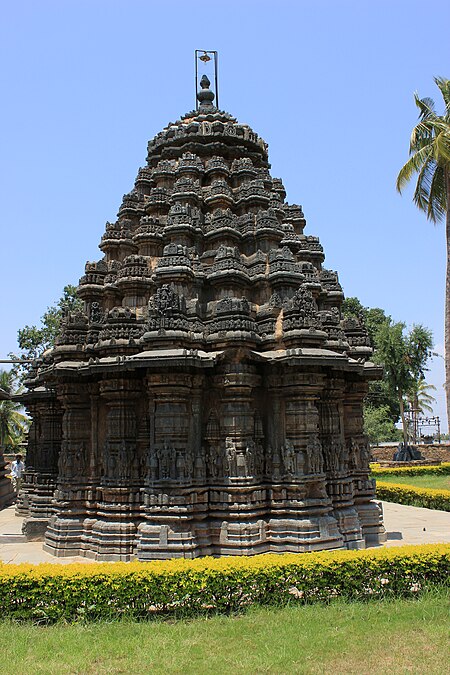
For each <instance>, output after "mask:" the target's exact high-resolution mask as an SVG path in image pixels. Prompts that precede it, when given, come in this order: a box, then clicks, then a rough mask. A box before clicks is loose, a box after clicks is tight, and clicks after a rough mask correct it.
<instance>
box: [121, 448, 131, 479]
mask: <svg viewBox="0 0 450 675" xmlns="http://www.w3.org/2000/svg"><path fill="white" fill-rule="evenodd" d="M118 459H119V474H120V476H121V478H123V479H125V480H126V479H127V478H130V464H129V457H128V450H127V446H126V443H125V441H122V443H121V444H120V447H119V457H118Z"/></svg>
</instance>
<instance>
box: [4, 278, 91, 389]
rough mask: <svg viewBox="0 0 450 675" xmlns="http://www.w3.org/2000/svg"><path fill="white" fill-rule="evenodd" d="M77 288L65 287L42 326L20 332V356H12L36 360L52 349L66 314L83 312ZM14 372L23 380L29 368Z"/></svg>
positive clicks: (11, 355) (17, 369)
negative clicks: (77, 311)
mask: <svg viewBox="0 0 450 675" xmlns="http://www.w3.org/2000/svg"><path fill="white" fill-rule="evenodd" d="M76 291H77V289H76V286H71V285H68V286H65V287H64V291H63V295H62V296H61V298H60V299H59V300H58V302H56V303H55V304H54V305H52V306H51V307H48V308H47V311H46V312H45V313H44V314H43V316H42V317H41V324H40V326H25V327H24V328H22V329H20V330H19V331H18V338H17V342H18V345H19V349H20V354H19V355H16V354H10V355H9V356H10V357H11V358H15V359H35V358H37V357H38V356H40V355H41V354H42V353H43V352H44V351H45V350H46V349H49V348H50V347H52V346H53V345H54V343H55V339H56V337H57V336H58V333H59V329H60V326H61V320H62V319H63V317H64V316H66V314H68V313H70V312H74V311H76V310H81V309H82V307H83V303H82V301H81V300H80V298H79V297H78V296H77V292H76ZM14 371H15V373H16V375H17V376H19V377H20V378H23V376H24V375H25V374H26V373H27V371H28V368H27V366H16V367H15V368H14Z"/></svg>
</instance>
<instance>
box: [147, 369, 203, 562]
mask: <svg viewBox="0 0 450 675" xmlns="http://www.w3.org/2000/svg"><path fill="white" fill-rule="evenodd" d="M202 382H203V378H202V377H201V376H194V375H190V374H186V373H182V372H173V373H167V374H149V375H148V376H147V391H148V401H149V429H150V439H149V446H148V455H147V462H146V464H147V478H146V483H145V489H144V506H143V517H144V521H143V522H141V524H140V526H139V531H138V543H137V555H138V558H139V560H153V559H158V558H161V559H164V558H170V557H184V558H194V557H197V556H199V555H208V554H210V553H211V552H212V551H211V547H210V542H209V532H208V529H207V528H205V527H200V529H201V533H200V541H199V540H198V539H197V527H198V524H199V523H201V522H202V521H203V520H205V518H206V516H207V512H208V503H207V497H208V489H207V487H206V486H205V480H204V477H202V475H201V474H202V470H201V469H200V475H198V474H199V457H200V459H201V453H202V443H201V402H202V394H201V384H202ZM196 462H197V466H196ZM196 472H197V476H196Z"/></svg>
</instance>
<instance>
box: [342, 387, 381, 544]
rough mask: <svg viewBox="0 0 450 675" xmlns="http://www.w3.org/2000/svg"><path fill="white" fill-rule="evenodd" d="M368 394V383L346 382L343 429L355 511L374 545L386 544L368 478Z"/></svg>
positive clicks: (369, 542) (368, 540)
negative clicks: (365, 414) (365, 412)
mask: <svg viewBox="0 0 450 675" xmlns="http://www.w3.org/2000/svg"><path fill="white" fill-rule="evenodd" d="M366 393H367V384H366V383H365V382H361V381H359V382H358V381H353V380H352V381H350V382H347V385H346V388H345V392H344V402H343V406H344V428H345V444H346V448H347V454H348V459H349V473H350V475H351V478H352V481H353V494H354V504H355V508H356V510H357V511H358V514H359V519H360V522H361V526H362V532H363V535H364V538H365V541H366V544H369V545H374V544H379V543H382V542H384V541H386V530H385V528H384V526H383V511H382V507H381V503H380V502H378V501H377V500H376V494H375V480H374V479H372V478H369V473H370V468H369V460H370V451H369V445H368V440H367V437H366V436H365V435H364V428H363V422H364V418H363V400H364V396H365V395H366Z"/></svg>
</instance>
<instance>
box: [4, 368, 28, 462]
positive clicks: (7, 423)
mask: <svg viewBox="0 0 450 675" xmlns="http://www.w3.org/2000/svg"><path fill="white" fill-rule="evenodd" d="M14 379H15V378H14V374H13V372H12V371H10V372H7V371H6V370H0V389H1V390H2V392H3V393H5V394H7V395H10V394H12V393H14ZM20 410H21V406H20V403H16V402H15V401H11V400H9V399H6V397H5V400H2V401H0V453H1V452H4V451H5V450H9V451H10V452H14V451H15V449H16V448H17V447H18V445H19V443H20V442H21V441H22V439H23V437H24V434H25V433H26V431H27V429H28V418H27V417H26V415H24V414H23V413H21V412H20Z"/></svg>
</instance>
